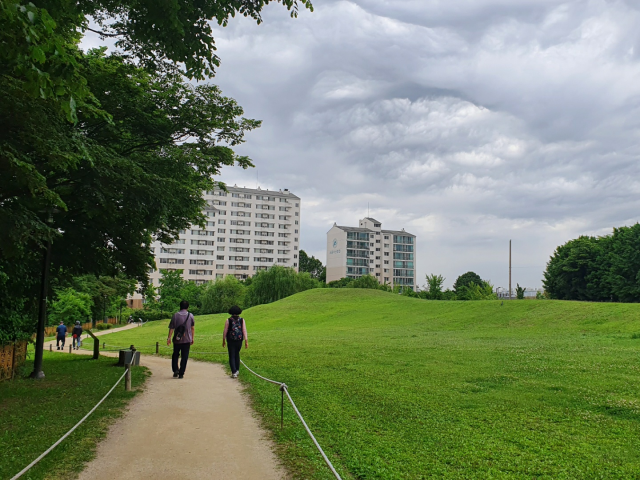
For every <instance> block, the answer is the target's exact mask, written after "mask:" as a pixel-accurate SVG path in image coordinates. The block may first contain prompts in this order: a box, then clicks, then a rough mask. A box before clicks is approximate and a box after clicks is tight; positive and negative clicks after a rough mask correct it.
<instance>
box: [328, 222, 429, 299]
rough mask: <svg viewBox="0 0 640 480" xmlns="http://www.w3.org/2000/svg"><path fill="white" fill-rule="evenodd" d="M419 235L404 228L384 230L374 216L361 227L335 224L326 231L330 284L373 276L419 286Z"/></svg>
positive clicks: (380, 279) (399, 283)
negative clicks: (367, 275) (344, 279)
mask: <svg viewBox="0 0 640 480" xmlns="http://www.w3.org/2000/svg"><path fill="white" fill-rule="evenodd" d="M415 255H416V236H415V235H413V234H411V233H408V232H405V230H404V229H402V230H400V231H397V230H383V229H382V224H381V223H380V222H379V221H378V220H376V219H374V218H364V219H362V220H360V226H359V227H341V226H339V225H337V224H335V223H334V224H333V227H332V228H331V230H329V231H328V232H327V283H329V282H332V281H334V280H340V279H341V278H344V277H350V278H359V277H361V276H362V275H366V274H369V275H372V276H374V277H376V278H377V279H378V281H379V282H380V283H383V284H384V283H387V284H389V285H391V286H392V287H395V286H396V285H400V286H402V287H405V286H408V287H411V288H412V289H414V290H415V288H416V270H415V261H416V258H415Z"/></svg>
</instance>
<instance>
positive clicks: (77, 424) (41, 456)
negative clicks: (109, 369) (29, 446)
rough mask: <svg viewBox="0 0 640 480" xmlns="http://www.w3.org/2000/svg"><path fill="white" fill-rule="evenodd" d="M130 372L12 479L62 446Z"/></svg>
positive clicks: (13, 479)
mask: <svg viewBox="0 0 640 480" xmlns="http://www.w3.org/2000/svg"><path fill="white" fill-rule="evenodd" d="M128 372H129V369H128V368H127V369H126V370H125V372H124V373H123V374H122V376H121V377H120V378H119V379H118V381H117V382H116V383H115V384H114V385H113V387H111V390H109V391H108V392H107V394H106V395H105V396H104V397H102V400H100V401H99V402H98V403H96V406H95V407H93V408H92V409H91V410H90V411H89V413H87V414H86V415H85V416H84V417H83V418H82V420H80V421H79V422H78V423H76V424H75V425H74V426H73V428H71V430H69V431H68V432H67V433H65V434H64V435H63V436H62V437H60V439H59V440H58V441H57V442H56V443H54V444H53V445H51V446H50V447H49V448H48V449H47V450H45V451H44V453H43V454H42V455H40V456H39V457H38V458H36V459H35V460H34V461H33V462H31V463H30V464H29V465H27V466H26V467H25V468H23V469H22V470H21V471H20V472H18V473H17V474H16V475H15V476H13V477H12V478H11V480H17V479H18V478H20V477H21V476H22V475H24V474H25V473H27V472H28V471H29V470H31V468H33V467H34V466H35V465H36V464H37V463H38V462H39V461H40V460H42V459H43V458H44V457H46V456H47V454H49V452H51V450H53V449H54V448H56V447H57V446H58V445H60V444H61V443H62V442H63V441H64V439H65V438H67V437H68V436H69V435H71V434H72V433H73V432H74V431H75V429H76V428H78V427H79V426H80V425H82V424H83V423H84V421H85V420H86V419H87V418H89V416H90V415H91V414H92V413H93V412H95V411H96V409H97V408H98V407H99V406H100V405H101V404H102V402H104V401H105V400H106V399H107V397H108V396H109V395H111V392H113V391H114V390H115V388H116V387H117V386H118V384H119V383H120V382H121V381H122V379H123V378H124V377H125V375H127V373H128Z"/></svg>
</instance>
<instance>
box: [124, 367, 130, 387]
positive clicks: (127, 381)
mask: <svg viewBox="0 0 640 480" xmlns="http://www.w3.org/2000/svg"><path fill="white" fill-rule="evenodd" d="M124 368H126V372H127V373H125V375H124V390H125V392H130V391H131V364H130V363H125V364H124Z"/></svg>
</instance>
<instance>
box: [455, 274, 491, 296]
mask: <svg viewBox="0 0 640 480" xmlns="http://www.w3.org/2000/svg"><path fill="white" fill-rule="evenodd" d="M472 283H473V284H475V285H482V284H483V283H484V280H482V278H480V275H478V274H477V273H475V272H467V273H463V274H462V275H460V276H459V277H458V278H457V279H456V282H455V283H454V284H453V291H454V292H456V294H458V292H459V291H460V289H461V288H462V287H468V286H469V285H471V284H472Z"/></svg>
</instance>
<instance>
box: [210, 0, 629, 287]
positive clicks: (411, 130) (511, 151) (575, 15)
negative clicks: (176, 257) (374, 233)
mask: <svg viewBox="0 0 640 480" xmlns="http://www.w3.org/2000/svg"><path fill="white" fill-rule="evenodd" d="M315 7H316V11H315V12H314V13H309V12H301V15H300V18H298V19H297V20H291V19H290V18H289V17H288V15H287V14H286V11H284V9H282V8H281V7H278V6H275V5H274V6H272V7H269V8H268V9H267V10H266V11H265V14H264V20H265V22H264V23H263V24H262V25H260V26H257V25H255V23H253V22H250V21H248V20H246V19H235V20H234V21H233V22H231V25H230V26H229V27H227V28H224V29H223V28H219V29H218V33H217V43H218V48H219V52H218V53H219V55H220V57H221V58H222V65H221V67H220V69H219V71H218V75H217V77H216V79H215V80H214V81H215V82H216V83H218V84H219V85H221V87H222V88H223V91H224V92H225V93H226V94H228V95H230V96H233V97H234V98H236V99H237V100H238V102H239V103H240V104H241V105H243V106H244V107H245V111H246V114H247V116H249V117H253V118H260V119H262V120H263V121H264V124H263V127H262V128H261V129H260V130H259V131H256V132H252V133H251V134H249V135H248V138H247V140H248V141H247V143H246V144H245V145H244V146H242V147H241V148H240V151H241V152H242V153H243V154H247V155H249V156H251V157H252V158H253V159H254V161H255V163H256V165H257V167H258V172H257V173H258V174H259V177H260V184H261V185H262V187H266V188H290V189H291V190H293V191H294V192H295V193H297V194H298V195H300V196H301V197H302V199H303V213H302V215H303V216H302V238H301V240H302V245H303V248H304V249H305V250H307V251H309V252H310V253H312V254H314V255H316V256H320V257H321V258H323V259H324V256H325V252H324V249H325V241H326V231H327V230H328V229H329V228H330V227H331V225H332V224H333V222H334V221H336V222H338V223H339V224H355V222H356V221H357V220H358V219H359V218H361V217H363V216H364V215H366V213H367V204H369V205H370V207H371V215H372V216H375V217H376V218H378V219H380V220H381V221H383V222H384V224H385V226H387V227H389V228H402V227H405V228H406V229H407V230H409V231H412V232H413V233H415V234H417V235H418V262H417V263H418V274H419V276H420V277H421V278H424V275H425V274H426V273H432V272H433V273H442V274H444V275H445V276H446V277H447V283H448V284H449V285H450V284H451V283H453V281H454V280H455V278H456V276H457V275H459V274H461V273H463V272H465V271H467V270H475V271H477V272H478V273H479V274H480V275H481V276H483V277H484V278H488V279H491V280H492V281H493V282H494V284H496V285H500V286H505V285H506V283H507V246H508V240H509V238H512V239H513V240H514V265H516V266H517V267H518V268H516V269H514V283H515V282H516V281H517V282H519V283H520V284H521V285H523V284H524V285H526V286H530V287H537V286H540V285H541V276H542V271H543V269H544V265H545V263H546V261H547V259H548V257H549V255H551V254H552V253H553V250H554V248H555V247H556V246H557V245H559V244H561V243H564V242H565V241H566V240H568V239H570V238H574V237H575V236H577V235H580V234H604V233H607V232H608V231H610V230H611V227H613V226H618V225H623V224H630V223H635V222H636V221H637V220H638V217H639V215H638V213H637V212H638V211H639V207H640V201H639V200H638V198H640V196H639V193H640V181H639V180H638V178H639V176H638V174H639V173H640V171H639V170H640V167H639V166H638V162H637V158H638V153H639V151H638V150H639V147H638V143H639V142H638V136H639V132H640V128H639V127H640V116H639V115H638V113H639V111H638V110H639V109H640V82H638V81H637V78H639V74H640V62H639V57H638V55H639V53H640V28H638V26H639V25H640V10H639V8H638V6H637V3H636V2H632V1H630V0H629V1H604V0H600V1H597V0H593V1H589V0H580V1H560V0H461V1H458V2H450V1H448V2H445V1H444V0H398V1H394V2H389V1H385V0H358V1H350V2H347V1H320V0H319V1H317V2H315ZM224 180H225V181H228V182H230V183H232V184H233V183H237V184H238V185H240V186H242V185H246V186H255V185H256V172H255V170H254V171H246V172H244V171H238V170H237V169H226V170H225V171H224Z"/></svg>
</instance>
